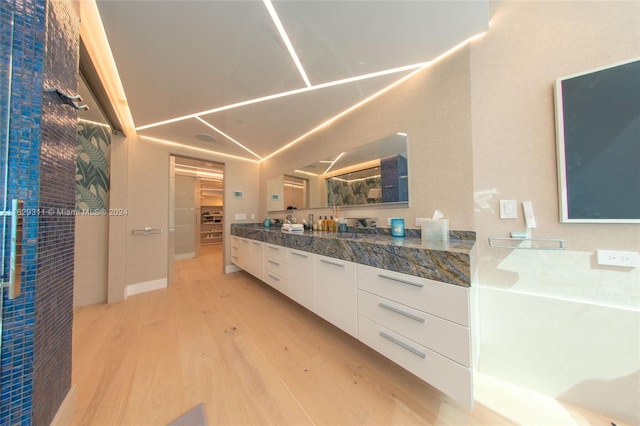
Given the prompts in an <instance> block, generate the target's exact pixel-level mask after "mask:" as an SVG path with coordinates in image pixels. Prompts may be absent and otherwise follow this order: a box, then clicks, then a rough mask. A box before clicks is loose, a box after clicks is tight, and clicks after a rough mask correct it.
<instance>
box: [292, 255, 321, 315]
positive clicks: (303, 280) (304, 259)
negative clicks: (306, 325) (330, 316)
mask: <svg viewBox="0 0 640 426" xmlns="http://www.w3.org/2000/svg"><path fill="white" fill-rule="evenodd" d="M287 255H288V256H287V259H288V264H289V288H288V291H287V293H286V294H287V296H289V297H290V298H291V299H293V300H295V301H296V302H298V303H299V304H301V305H302V306H304V307H305V308H307V309H309V310H310V311H312V312H315V311H316V265H315V261H314V258H315V255H314V254H313V253H309V252H306V251H301V250H295V249H288V253H287Z"/></svg>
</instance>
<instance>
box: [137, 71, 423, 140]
mask: <svg viewBox="0 0 640 426" xmlns="http://www.w3.org/2000/svg"><path fill="white" fill-rule="evenodd" d="M429 63H430V62H421V63H419V64H412V65H405V66H403V67H398V68H391V69H388V70H384V71H377V72H372V73H369V74H363V75H359V76H355V77H349V78H344V79H342V80H335V81H330V82H327V83H322V84H317V85H315V86H312V87H303V88H300V89H294V90H289V91H287V92H280V93H275V94H273V95H267V96H262V97H260V98H255V99H249V100H246V101H242V102H236V103H235V104H229V105H224V106H221V107H217V108H213V109H210V110H206V111H201V112H196V113H194V114H189V115H183V116H181V117H175V118H171V119H169V120H163V121H158V122H156V123H150V124H145V125H144V126H140V127H136V130H145V129H150V128H152V127H157V126H163V125H165V124H171V123H176V122H178V121H183V120H188V119H190V118H195V117H198V116H202V115H208V114H214V113H216V112H221V111H227V110H230V109H234V108H240V107H243V106H248V105H253V104H257V103H260V102H266V101H272V100H274V99H279V98H284V97H287V96H292V95H298V94H300V93H306V92H311V91H313V90H319V89H326V88H327V87H333V86H339V85H341V84H347V83H354V82H356V81H360V80H366V79H369V78H375V77H383V76H385V75H390V74H397V73H400V72H404V71H412V70H416V69H419V68H422V67H424V66H425V65H428V64H429Z"/></svg>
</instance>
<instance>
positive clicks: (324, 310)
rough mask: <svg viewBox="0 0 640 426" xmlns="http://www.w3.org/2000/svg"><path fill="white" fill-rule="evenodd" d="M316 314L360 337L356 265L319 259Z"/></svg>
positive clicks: (317, 259)
mask: <svg viewBox="0 0 640 426" xmlns="http://www.w3.org/2000/svg"><path fill="white" fill-rule="evenodd" d="M315 260H316V261H315V264H316V313H317V314H318V315H320V316H321V317H322V318H324V319H326V320H327V321H329V322H330V323H332V324H333V325H335V326H336V327H338V328H340V329H342V330H343V331H346V332H347V333H349V334H351V335H352V336H354V337H358V295H357V290H356V264H355V263H352V262H347V261H345V260H338V259H334V258H332V257H327V256H321V255H316V256H315Z"/></svg>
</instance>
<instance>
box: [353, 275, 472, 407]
mask: <svg viewBox="0 0 640 426" xmlns="http://www.w3.org/2000/svg"><path fill="white" fill-rule="evenodd" d="M357 282H358V333H359V334H358V338H359V339H360V340H361V341H362V342H363V343H365V344H367V345H368V346H370V347H372V348H373V349H375V350H377V351H378V352H380V353H381V354H383V355H385V356H386V357H387V358H389V359H391V360H392V361H394V362H396V363H397V364H398V365H400V366H402V367H404V368H406V369H407V370H409V371H410V372H412V373H413V374H415V375H416V376H418V377H420V378H421V379H423V380H425V381H426V382H428V383H430V384H431V385H433V386H435V387H436V388H438V389H440V390H441V391H443V392H444V393H446V394H448V395H450V396H451V397H453V398H454V399H456V400H457V401H459V402H460V403H461V404H464V405H466V406H468V407H471V406H472V405H473V383H472V368H471V367H472V366H471V333H470V330H469V315H470V314H469V289H468V288H467V287H461V286H456V285H451V284H445V283H440V282H437V281H433V280H428V279H425V278H419V277H414V276H410V275H406V274H401V273H397V272H392V271H387V270H383V269H378V268H374V267H371V266H366V265H360V264H358V265H357Z"/></svg>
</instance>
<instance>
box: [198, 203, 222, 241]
mask: <svg viewBox="0 0 640 426" xmlns="http://www.w3.org/2000/svg"><path fill="white" fill-rule="evenodd" d="M201 209H202V221H201V222H200V244H203V245H206V244H219V243H221V242H222V233H223V226H224V222H223V216H222V206H202V207H201Z"/></svg>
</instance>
